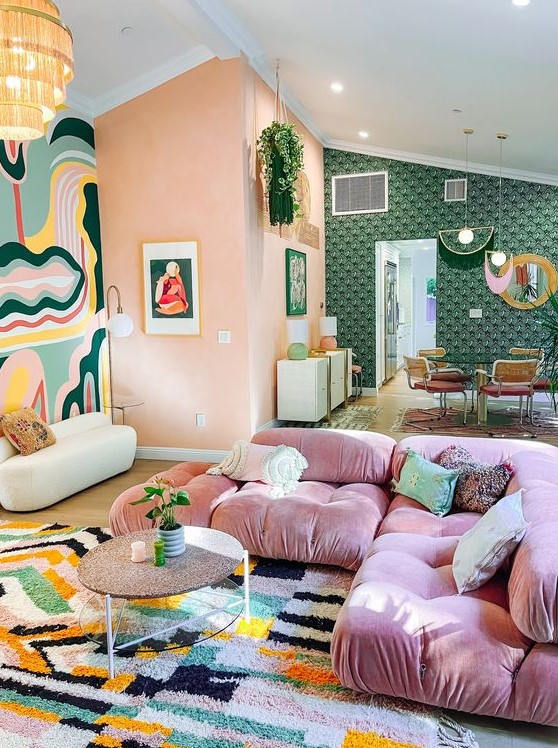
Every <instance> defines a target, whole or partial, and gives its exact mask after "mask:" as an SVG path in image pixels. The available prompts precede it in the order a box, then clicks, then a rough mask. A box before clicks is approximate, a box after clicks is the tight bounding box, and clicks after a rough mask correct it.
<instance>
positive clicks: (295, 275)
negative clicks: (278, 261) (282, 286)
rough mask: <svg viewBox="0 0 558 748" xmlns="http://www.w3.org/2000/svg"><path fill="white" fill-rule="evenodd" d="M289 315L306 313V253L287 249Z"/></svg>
mask: <svg viewBox="0 0 558 748" xmlns="http://www.w3.org/2000/svg"><path fill="white" fill-rule="evenodd" d="M285 270H286V290H287V316H292V315H294V314H306V255H305V254H304V252H298V251H297V250H296V249H286V250H285Z"/></svg>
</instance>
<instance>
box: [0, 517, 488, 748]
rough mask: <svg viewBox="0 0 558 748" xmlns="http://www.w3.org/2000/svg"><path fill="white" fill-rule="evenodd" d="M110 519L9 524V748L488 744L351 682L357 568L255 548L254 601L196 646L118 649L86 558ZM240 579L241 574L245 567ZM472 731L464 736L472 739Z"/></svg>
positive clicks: (3, 607)
mask: <svg viewBox="0 0 558 748" xmlns="http://www.w3.org/2000/svg"><path fill="white" fill-rule="evenodd" d="M108 537H109V536H108V534H107V533H106V531H104V530H101V529H99V528H73V527H64V526H60V525H34V524H28V523H11V522H5V523H2V524H0V662H1V664H2V666H1V667H0V746H1V748H287V746H295V747H296V746H299V747H300V748H302V746H309V747H310V748H365V747H366V748H397V747H398V748H403V747H405V746H406V747H410V748H414V747H415V746H422V747H423V748H435V746H437V745H439V744H440V745H441V744H443V745H456V746H457V745H476V743H475V741H474V739H473V737H472V736H471V735H470V734H469V733H466V732H464V731H463V730H459V727H458V726H457V729H458V732H459V734H460V736H461V737H460V738H458V741H457V742H455V743H453V742H452V743H448V742H444V740H447V739H448V738H447V733H446V731H445V730H444V728H443V726H442V725H443V724H446V722H445V720H446V718H445V717H444V716H443V715H440V714H439V713H437V712H435V711H434V710H432V709H429V708H428V707H424V706H420V705H417V704H411V703H408V702H404V701H395V700H391V699H387V698H381V697H372V696H369V695H362V694H357V693H354V692H352V691H349V690H347V689H345V688H343V687H341V685H340V684H339V682H338V681H337V679H336V678H335V676H334V675H333V673H332V672H331V663H330V658H329V642H330V636H331V631H332V629H333V624H334V621H335V618H336V616H337V614H338V611H339V608H340V606H341V605H342V603H343V600H344V598H345V595H346V594H347V591H348V589H349V586H350V584H351V580H352V574H350V573H349V572H346V571H344V570H341V569H336V568H333V567H318V566H308V565H305V564H299V563H289V562H280V561H269V560H266V559H254V560H252V561H251V577H250V578H251V610H252V621H251V623H250V624H249V625H248V624H246V623H245V622H244V621H243V620H242V619H239V620H238V621H236V622H235V623H234V624H233V626H232V627H231V628H230V629H228V630H227V631H226V632H223V633H221V634H220V635H218V636H217V637H215V638H213V639H208V640H206V641H204V642H202V643H200V644H196V645H195V646H192V647H185V648H184V649H183V650H173V651H170V652H163V653H155V652H153V651H151V650H149V649H147V648H144V649H143V650H142V651H141V652H140V653H138V654H136V655H135V656H128V657H117V660H116V675H115V677H114V678H113V679H112V680H109V678H108V672H107V657H106V654H104V653H103V652H102V651H100V650H99V649H98V648H97V646H96V645H95V644H93V643H92V642H90V641H89V640H87V639H86V638H85V637H84V635H83V633H82V631H81V629H80V626H79V623H78V620H79V613H80V611H81V609H82V607H83V605H84V603H85V602H86V600H88V598H89V597H90V595H91V593H90V592H89V591H87V590H84V589H83V588H82V587H81V586H80V584H79V582H78V580H77V576H76V567H77V564H78V562H79V559H80V558H81V557H82V556H83V555H84V554H85V553H86V552H87V550H89V549H90V548H92V547H94V546H95V545H96V544H97V543H99V542H102V541H104V540H106V539H107V538H108ZM238 581H239V582H240V581H241V580H240V578H238ZM460 739H461V742H459V740H460Z"/></svg>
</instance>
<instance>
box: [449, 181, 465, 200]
mask: <svg viewBox="0 0 558 748" xmlns="http://www.w3.org/2000/svg"><path fill="white" fill-rule="evenodd" d="M466 199H467V180H466V179H446V183H445V187H444V201H445V202H446V203H458V202H461V203H463V202H465V200H466Z"/></svg>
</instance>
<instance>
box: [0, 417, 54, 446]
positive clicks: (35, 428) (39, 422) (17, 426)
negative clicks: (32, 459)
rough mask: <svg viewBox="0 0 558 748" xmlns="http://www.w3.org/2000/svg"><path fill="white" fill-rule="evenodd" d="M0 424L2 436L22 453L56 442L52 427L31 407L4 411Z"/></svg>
mask: <svg viewBox="0 0 558 748" xmlns="http://www.w3.org/2000/svg"><path fill="white" fill-rule="evenodd" d="M0 424H1V425H2V428H3V429H4V436H6V437H7V439H8V441H10V442H11V443H12V444H13V445H14V447H15V448H16V449H19V451H20V452H21V454H22V455H30V454H33V452H38V451H39V449H43V447H50V445H51V444H54V443H55V442H56V437H55V436H54V433H53V431H52V429H51V428H50V427H49V426H47V424H46V423H45V422H44V421H43V419H42V418H41V417H40V416H38V415H37V414H36V413H35V411H34V410H33V408H21V410H14V411H13V412H12V413H6V414H5V415H3V416H2V417H1V418H0Z"/></svg>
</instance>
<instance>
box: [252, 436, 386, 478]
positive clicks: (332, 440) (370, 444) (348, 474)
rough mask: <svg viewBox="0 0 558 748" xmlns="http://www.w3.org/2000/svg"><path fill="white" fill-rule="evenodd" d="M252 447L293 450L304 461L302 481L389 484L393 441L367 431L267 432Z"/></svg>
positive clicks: (254, 440) (256, 439) (253, 439)
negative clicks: (256, 445) (297, 452)
mask: <svg viewBox="0 0 558 748" xmlns="http://www.w3.org/2000/svg"><path fill="white" fill-rule="evenodd" d="M252 442H254V444H269V445H271V446H274V447H275V446H277V445H278V444H286V445H287V446H289V447H294V448H295V449H298V451H299V452H300V453H301V454H303V455H304V457H306V459H307V461H308V467H307V468H306V470H305V471H304V472H303V474H302V480H303V481H306V480H318V481H326V482H330V483H375V484H376V485H380V486H381V485H384V484H387V483H389V481H390V480H391V457H392V454H393V450H394V448H395V444H396V442H395V440H394V439H392V438H391V437H389V436H385V435H384V434H374V433H372V432H370V431H342V430H340V429H300V428H298V429H297V428H293V429H268V430H267V431H260V433H259V434H256V435H255V436H254V437H253V438H252Z"/></svg>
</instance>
